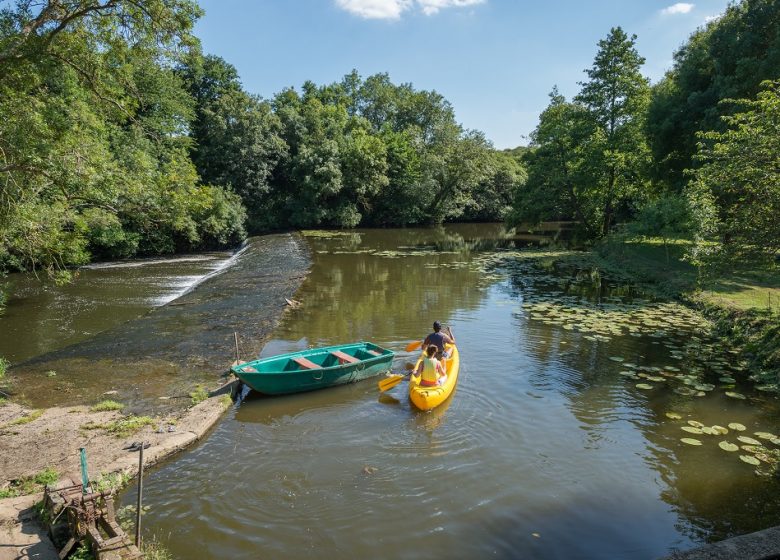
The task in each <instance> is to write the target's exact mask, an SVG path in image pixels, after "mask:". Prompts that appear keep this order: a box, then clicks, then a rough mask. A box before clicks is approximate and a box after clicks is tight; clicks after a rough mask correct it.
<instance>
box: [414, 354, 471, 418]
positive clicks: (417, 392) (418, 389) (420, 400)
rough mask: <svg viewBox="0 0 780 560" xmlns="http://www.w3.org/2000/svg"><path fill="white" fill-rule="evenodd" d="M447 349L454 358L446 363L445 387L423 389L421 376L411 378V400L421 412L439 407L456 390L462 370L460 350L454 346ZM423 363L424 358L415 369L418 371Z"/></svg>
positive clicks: (419, 360) (451, 357)
mask: <svg viewBox="0 0 780 560" xmlns="http://www.w3.org/2000/svg"><path fill="white" fill-rule="evenodd" d="M447 348H448V349H449V350H450V351H451V352H452V356H450V357H449V358H447V360H446V363H445V370H446V371H447V380H446V381H445V382H444V385H437V386H435V387H423V386H422V385H420V379H421V377H420V376H418V375H412V376H411V377H410V378H409V400H411V401H412V404H413V405H414V406H416V407H417V408H419V409H420V410H431V409H432V408H435V407H437V406H439V405H440V404H441V403H443V402H444V401H446V400H447V397H449V396H450V395H451V394H452V391H454V390H455V385H456V384H457V382H458V371H459V370H460V354H458V348H457V347H456V346H455V345H454V344H448V345H447ZM421 361H422V356H420V359H418V360H417V363H416V364H415V365H414V367H415V369H417V367H418V366H419V365H420V362H421Z"/></svg>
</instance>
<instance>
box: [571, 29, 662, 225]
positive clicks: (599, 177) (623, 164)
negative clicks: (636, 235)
mask: <svg viewBox="0 0 780 560" xmlns="http://www.w3.org/2000/svg"><path fill="white" fill-rule="evenodd" d="M635 44H636V35H632V36H631V37H629V36H628V35H626V33H625V32H624V31H623V30H622V29H621V28H620V27H616V28H613V29H612V30H611V31H610V32H609V35H607V37H606V39H603V40H601V41H599V50H598V53H597V54H596V58H595V59H594V61H593V66H592V67H591V68H590V69H588V70H586V71H585V72H586V73H587V75H588V78H589V79H588V81H586V82H584V83H582V84H581V85H582V90H581V91H580V93H579V95H578V96H577V97H576V99H575V100H576V101H578V102H580V103H582V104H583V105H584V106H585V107H587V109H588V111H589V112H590V115H591V117H592V118H593V119H594V121H595V123H596V125H597V128H596V131H595V133H594V134H593V135H592V136H591V138H590V139H589V141H588V146H587V149H586V150H585V154H584V155H585V157H586V158H587V159H588V160H589V161H588V162H587V164H588V165H589V167H590V175H591V177H592V183H591V185H590V193H589V194H588V196H589V197H592V198H595V199H597V200H598V201H599V203H598V206H599V212H600V214H601V227H600V235H606V234H607V233H609V231H610V229H611V227H612V225H613V224H614V223H615V220H616V218H617V219H621V218H622V219H626V218H628V217H630V216H631V213H632V211H633V206H634V203H635V199H636V198H637V197H641V196H642V195H643V194H644V193H643V192H642V187H643V186H644V183H645V176H646V170H647V165H648V163H649V150H648V147H647V144H646V140H645V136H644V122H645V115H646V110H647V104H648V101H649V95H650V86H649V83H648V80H647V78H645V77H644V76H643V75H642V73H641V71H640V68H641V66H642V65H643V64H644V62H645V59H644V58H642V57H641V56H639V53H638V52H637V50H636V46H635Z"/></svg>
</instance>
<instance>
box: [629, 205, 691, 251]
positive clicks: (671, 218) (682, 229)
mask: <svg viewBox="0 0 780 560" xmlns="http://www.w3.org/2000/svg"><path fill="white" fill-rule="evenodd" d="M691 220H692V218H691V208H690V205H689V203H688V200H687V199H686V198H684V197H682V196H680V195H676V194H669V195H665V196H661V197H659V198H656V199H653V200H651V201H649V202H647V203H646V204H645V205H643V206H642V207H641V208H640V209H639V212H638V214H637V216H636V219H635V220H634V221H633V222H631V223H630V224H628V227H627V228H626V229H627V231H628V233H629V234H631V235H635V236H642V237H660V238H661V240H662V241H663V244H664V251H665V253H666V261H667V263H668V262H669V241H670V240H671V239H676V238H685V237H689V236H690V234H691V228H692V222H691Z"/></svg>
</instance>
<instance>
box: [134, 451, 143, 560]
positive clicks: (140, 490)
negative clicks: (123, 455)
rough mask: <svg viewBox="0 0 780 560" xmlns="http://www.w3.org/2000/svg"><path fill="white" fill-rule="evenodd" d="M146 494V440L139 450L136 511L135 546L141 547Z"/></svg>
mask: <svg viewBox="0 0 780 560" xmlns="http://www.w3.org/2000/svg"><path fill="white" fill-rule="evenodd" d="M143 494H144V442H143V441H142V442H141V449H139V450H138V500H137V501H136V505H135V507H136V511H135V546H137V547H138V548H141V509H142V508H143Z"/></svg>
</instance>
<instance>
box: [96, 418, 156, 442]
mask: <svg viewBox="0 0 780 560" xmlns="http://www.w3.org/2000/svg"><path fill="white" fill-rule="evenodd" d="M150 424H154V419H153V418H149V417H148V416H126V417H125V418H120V419H119V420H114V421H113V422H109V423H108V424H105V425H104V426H103V427H104V429H105V430H106V431H107V432H109V433H111V434H114V435H115V436H116V437H126V436H129V435H132V434H134V433H136V432H137V431H138V430H140V429H141V428H143V427H144V426H149V425H150Z"/></svg>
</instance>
